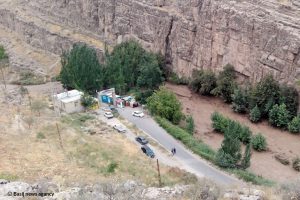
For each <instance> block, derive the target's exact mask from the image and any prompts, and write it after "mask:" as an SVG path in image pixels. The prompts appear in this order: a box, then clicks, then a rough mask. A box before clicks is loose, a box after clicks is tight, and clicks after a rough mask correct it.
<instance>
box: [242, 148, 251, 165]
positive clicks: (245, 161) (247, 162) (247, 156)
mask: <svg viewBox="0 0 300 200" xmlns="http://www.w3.org/2000/svg"><path fill="white" fill-rule="evenodd" d="M250 161H251V145H250V143H248V144H247V146H246V149H245V153H244V157H243V159H242V162H241V168H242V169H247V168H249V167H250V165H251V162H250Z"/></svg>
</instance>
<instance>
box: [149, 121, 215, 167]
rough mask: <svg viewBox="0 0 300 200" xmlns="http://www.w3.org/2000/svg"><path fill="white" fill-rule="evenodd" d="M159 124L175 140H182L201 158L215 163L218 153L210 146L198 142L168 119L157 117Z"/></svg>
mask: <svg viewBox="0 0 300 200" xmlns="http://www.w3.org/2000/svg"><path fill="white" fill-rule="evenodd" d="M155 119H156V121H157V123H158V124H159V125H160V126H161V127H162V128H164V129H165V130H166V131H167V132H168V133H169V134H170V135H172V136H173V137H174V138H176V139H178V140H180V141H181V142H182V143H183V144H184V145H186V146H187V147H188V148H189V149H191V150H192V151H193V152H194V153H196V154H198V155H200V156H201V157H203V158H205V159H207V160H210V161H214V157H215V154H216V152H215V151H214V150H213V149H211V148H210V147H209V146H208V145H206V144H204V143H203V142H201V141H199V140H196V139H195V138H194V137H193V136H192V135H191V134H189V133H188V132H187V131H185V130H183V129H181V128H179V127H178V126H176V125H174V124H172V123H171V122H170V121H168V120H167V119H164V118H161V117H158V116H157V117H155Z"/></svg>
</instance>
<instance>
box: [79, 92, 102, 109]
mask: <svg viewBox="0 0 300 200" xmlns="http://www.w3.org/2000/svg"><path fill="white" fill-rule="evenodd" d="M97 103H98V102H97V100H96V99H95V98H94V97H93V96H90V95H89V94H84V95H83V96H82V97H81V105H82V106H83V107H85V108H87V109H89V108H92V107H94V106H95V105H97Z"/></svg>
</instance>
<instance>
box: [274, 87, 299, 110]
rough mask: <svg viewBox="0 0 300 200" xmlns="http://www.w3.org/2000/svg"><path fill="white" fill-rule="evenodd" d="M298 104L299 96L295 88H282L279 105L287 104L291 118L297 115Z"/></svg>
mask: <svg viewBox="0 0 300 200" xmlns="http://www.w3.org/2000/svg"><path fill="white" fill-rule="evenodd" d="M298 102H299V96H298V92H297V90H296V89H295V88H293V87H290V86H287V85H282V86H280V98H279V104H285V105H286V109H287V110H288V111H289V113H290V115H291V116H296V115H297V110H298V104H299V103H298Z"/></svg>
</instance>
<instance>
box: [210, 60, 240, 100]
mask: <svg viewBox="0 0 300 200" xmlns="http://www.w3.org/2000/svg"><path fill="white" fill-rule="evenodd" d="M235 88H236V82H235V71H234V67H233V66H232V65H229V64H228V65H226V66H225V67H224V69H223V71H221V72H220V74H219V76H218V78H217V87H216V88H215V89H214V90H212V94H214V95H217V96H220V97H221V98H222V99H223V100H224V101H225V102H226V103H230V102H231V101H232V98H231V97H232V94H233V92H234V89H235Z"/></svg>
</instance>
